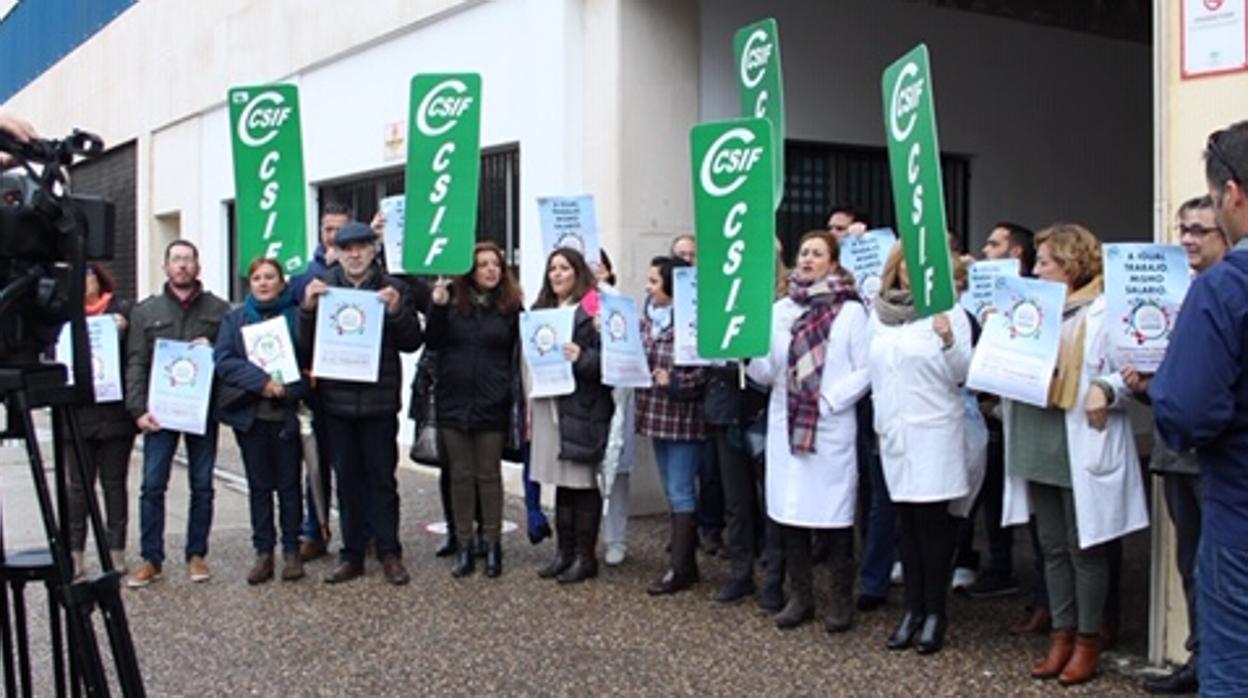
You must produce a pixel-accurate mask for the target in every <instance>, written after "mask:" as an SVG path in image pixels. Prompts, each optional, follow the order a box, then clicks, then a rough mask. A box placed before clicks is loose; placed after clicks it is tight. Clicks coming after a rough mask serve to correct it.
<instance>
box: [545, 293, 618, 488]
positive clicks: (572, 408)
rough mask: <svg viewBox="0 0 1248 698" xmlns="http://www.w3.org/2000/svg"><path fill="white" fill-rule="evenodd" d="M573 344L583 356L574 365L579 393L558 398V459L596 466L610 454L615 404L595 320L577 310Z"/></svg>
mask: <svg viewBox="0 0 1248 698" xmlns="http://www.w3.org/2000/svg"><path fill="white" fill-rule="evenodd" d="M572 341H573V342H574V343H576V344H577V345H579V346H580V347H581V355H580V357H578V358H577V360H576V363H575V364H573V365H572V372H573V374H574V375H575V376H576V392H574V393H572V394H571V395H564V396H562V397H559V398H556V399H557V400H558V401H559V402H558V409H559V458H560V459H561V460H568V461H572V462H573V463H587V464H591V465H597V464H598V463H601V462H602V458H603V456H604V455H605V454H606V452H607V437H608V436H610V433H611V416H612V415H613V414H615V400H614V399H612V397H611V388H610V387H608V386H606V385H603V384H602V358H601V357H602V337H601V335H599V334H598V328H597V327H595V326H594V318H593V317H592V316H590V314H589V313H587V312H585V309H584V308H583V307H579V306H578V307H577V309H576V320H575V325H574V326H573V329H572Z"/></svg>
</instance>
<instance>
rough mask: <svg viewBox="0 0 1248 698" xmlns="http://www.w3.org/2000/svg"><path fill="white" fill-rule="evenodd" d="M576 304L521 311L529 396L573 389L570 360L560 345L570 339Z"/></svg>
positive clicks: (567, 392)
mask: <svg viewBox="0 0 1248 698" xmlns="http://www.w3.org/2000/svg"><path fill="white" fill-rule="evenodd" d="M575 320H576V308H574V307H563V308H548V309H545V310H532V311H529V312H527V313H521V314H520V341H521V342H522V347H523V354H524V363H525V365H526V366H527V367H528V369H529V375H528V378H529V380H528V381H527V383H528V388H529V397H531V398H533V397H556V396H558V395H571V394H572V393H574V392H576V377H575V376H574V375H573V374H572V362H571V361H568V360H567V359H566V358H565V357H564V355H563V345H564V344H567V343H568V342H571V341H572V329H573V323H574V322H575Z"/></svg>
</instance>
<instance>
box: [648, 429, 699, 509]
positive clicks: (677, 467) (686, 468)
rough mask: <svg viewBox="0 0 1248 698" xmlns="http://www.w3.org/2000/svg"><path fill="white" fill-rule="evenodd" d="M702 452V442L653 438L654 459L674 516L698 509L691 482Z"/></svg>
mask: <svg viewBox="0 0 1248 698" xmlns="http://www.w3.org/2000/svg"><path fill="white" fill-rule="evenodd" d="M705 450H706V442H704V441H674V440H671V439H654V460H655V462H656V463H657V464H658V466H659V478H660V479H662V480H663V493H664V494H666V495H667V505H668V507H670V508H671V510H672V513H673V514H692V513H693V512H694V509H696V508H697V495H696V494H695V489H696V488H695V485H694V480H695V479H696V478H697V476H698V462H699V461H701V460H702V455H703V453H704V452H705Z"/></svg>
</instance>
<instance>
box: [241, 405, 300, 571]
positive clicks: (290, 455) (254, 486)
mask: <svg viewBox="0 0 1248 698" xmlns="http://www.w3.org/2000/svg"><path fill="white" fill-rule="evenodd" d="M234 438H235V439H237V440H238V448H239V450H240V451H242V454H243V467H245V468H246V470H247V490H248V504H249V505H250V509H251V545H252V547H253V548H255V550H256V552H257V553H259V554H261V555H267V554H272V553H273V548H274V547H275V546H276V545H277V532H276V531H275V530H274V528H273V495H274V494H276V495H277V506H278V520H279V521H280V522H281V526H282V552H283V553H293V552H296V551H298V550H299V519H300V514H301V513H302V511H303V501H302V495H301V493H300V492H299V456H300V447H299V431H298V429H297V428H296V429H287V428H286V425H285V424H284V423H283V422H271V421H262V420H259V419H257V420H256V422H255V424H253V425H252V427H251V430H250V431H247V432H242V431H239V430H237V429H235V430H234Z"/></svg>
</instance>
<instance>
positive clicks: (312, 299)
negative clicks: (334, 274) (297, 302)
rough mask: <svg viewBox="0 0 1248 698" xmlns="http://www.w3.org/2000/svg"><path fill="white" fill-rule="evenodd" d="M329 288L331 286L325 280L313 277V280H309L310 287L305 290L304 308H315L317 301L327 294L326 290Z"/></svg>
mask: <svg viewBox="0 0 1248 698" xmlns="http://www.w3.org/2000/svg"><path fill="white" fill-rule="evenodd" d="M328 290H329V286H327V285H326V284H325V282H324V281H321V280H320V279H312V281H310V282H308V287H307V289H305V290H304V292H303V308H304V310H315V309H316V303H317V301H319V300H320V298H321V296H323V295H325V292H326V291H328Z"/></svg>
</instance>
